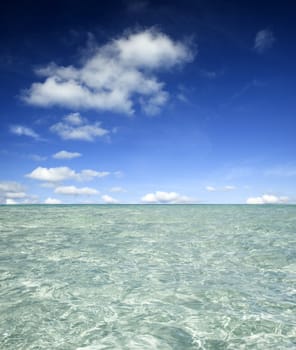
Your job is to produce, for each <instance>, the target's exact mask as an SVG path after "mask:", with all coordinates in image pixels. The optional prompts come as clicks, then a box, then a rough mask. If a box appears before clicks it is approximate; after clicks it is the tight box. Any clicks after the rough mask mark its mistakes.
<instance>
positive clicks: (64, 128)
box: [50, 113, 109, 141]
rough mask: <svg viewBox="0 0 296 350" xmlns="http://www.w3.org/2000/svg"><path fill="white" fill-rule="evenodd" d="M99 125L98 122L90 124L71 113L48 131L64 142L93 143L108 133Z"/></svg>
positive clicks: (76, 114) (77, 114)
mask: <svg viewBox="0 0 296 350" xmlns="http://www.w3.org/2000/svg"><path fill="white" fill-rule="evenodd" d="M100 125H101V123H100V122H95V123H90V122H89V121H88V120H87V119H86V118H83V117H81V116H80V114H79V113H72V114H69V115H67V116H66V117H64V118H63V119H62V121H61V122H58V123H56V124H54V125H52V126H51V127H50V131H52V132H53V133H55V134H57V135H59V136H60V137H61V138H62V139H64V140H83V141H94V140H95V138H97V137H102V136H104V135H106V134H108V133H109V131H108V130H106V129H103V128H102V127H101V126H100Z"/></svg>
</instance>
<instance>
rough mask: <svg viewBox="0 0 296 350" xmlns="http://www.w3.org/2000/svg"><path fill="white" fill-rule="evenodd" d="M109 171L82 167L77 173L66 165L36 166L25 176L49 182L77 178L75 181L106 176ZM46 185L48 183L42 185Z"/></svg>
mask: <svg viewBox="0 0 296 350" xmlns="http://www.w3.org/2000/svg"><path fill="white" fill-rule="evenodd" d="M109 174H110V173H109V172H107V171H96V170H92V169H84V170H82V171H81V172H80V173H77V172H76V171H75V170H73V169H71V168H68V167H66V166H63V167H57V168H43V167H40V166H39V167H37V168H36V169H34V170H33V171H32V172H31V173H29V174H27V175H26V177H28V178H30V179H33V180H39V181H46V182H48V183H50V182H60V181H64V180H71V179H73V180H77V181H90V180H92V179H94V178H95V177H97V178H102V177H106V176H108V175H109ZM44 187H48V185H46V186H44Z"/></svg>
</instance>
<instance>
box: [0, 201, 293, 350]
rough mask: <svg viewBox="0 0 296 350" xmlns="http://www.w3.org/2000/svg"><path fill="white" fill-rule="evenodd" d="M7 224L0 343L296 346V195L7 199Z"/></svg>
mask: <svg viewBox="0 0 296 350" xmlns="http://www.w3.org/2000/svg"><path fill="white" fill-rule="evenodd" d="M0 232H1V234H0V349H4V350H10V349H11V350H17V349H24V350H30V349H34V350H37V349H38V350H41V349H61V350H71V349H77V350H78V349H80V350H95V349H110V350H111V349H112V350H116V349H130V350H133V349H139V350H145V349H149V350H153V349H159V350H169V349H174V350H183V349H233V350H237V349H264V350H265V349H296V206H244V205H241V206H239V205H238V206H228V205H212V206H210V205H209V206H207V205H182V206H181V205H167V206H166V205H163V206H162V205H156V206H149V205H147V206H144V205H142V206H140V205H118V206H104V205H98V206H95V205H91V206H88V205H76V206H75V205H73V206H70V205H68V206H62V205H59V206H45V205H44V206H42V205H40V206H38V205H34V206H2V207H0Z"/></svg>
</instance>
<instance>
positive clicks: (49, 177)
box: [26, 166, 77, 182]
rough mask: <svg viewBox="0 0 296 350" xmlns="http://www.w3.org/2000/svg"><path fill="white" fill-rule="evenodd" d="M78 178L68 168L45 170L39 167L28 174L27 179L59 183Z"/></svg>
mask: <svg viewBox="0 0 296 350" xmlns="http://www.w3.org/2000/svg"><path fill="white" fill-rule="evenodd" d="M76 176H77V174H76V173H75V171H74V170H72V169H70V168H68V167H65V166H63V167H58V168H43V167H41V166H39V167H38V168H36V169H34V170H33V171H32V172H31V173H30V174H27V175H26V177H29V178H30V179H34V180H39V181H48V182H58V181H64V180H68V179H73V178H75V177H76Z"/></svg>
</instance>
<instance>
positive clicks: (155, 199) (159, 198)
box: [141, 191, 193, 204]
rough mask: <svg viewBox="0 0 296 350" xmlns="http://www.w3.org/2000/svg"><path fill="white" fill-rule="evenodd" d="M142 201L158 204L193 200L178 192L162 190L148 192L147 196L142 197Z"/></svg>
mask: <svg viewBox="0 0 296 350" xmlns="http://www.w3.org/2000/svg"><path fill="white" fill-rule="evenodd" d="M141 201H142V202H143V203H147V204H156V203H164V204H165V203H170V204H181V203H191V202H193V200H192V199H191V198H189V197H187V196H183V195H180V194H179V193H177V192H162V191H156V192H154V193H147V194H146V195H145V196H143V197H142V198H141Z"/></svg>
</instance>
